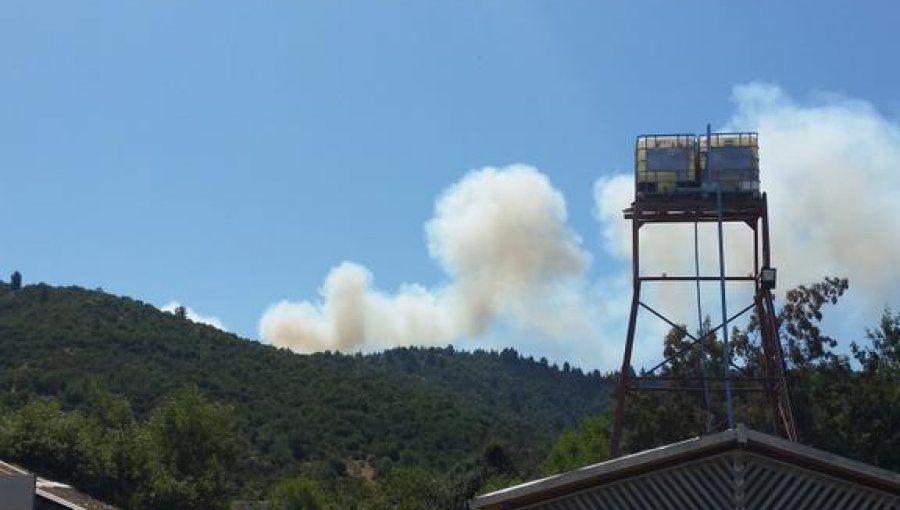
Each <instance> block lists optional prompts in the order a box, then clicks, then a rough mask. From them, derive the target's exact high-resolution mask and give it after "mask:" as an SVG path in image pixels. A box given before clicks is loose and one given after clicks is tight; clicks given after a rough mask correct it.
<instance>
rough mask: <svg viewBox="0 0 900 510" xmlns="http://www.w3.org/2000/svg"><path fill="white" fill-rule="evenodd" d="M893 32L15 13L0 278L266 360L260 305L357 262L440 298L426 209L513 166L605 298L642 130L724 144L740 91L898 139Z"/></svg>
mask: <svg viewBox="0 0 900 510" xmlns="http://www.w3.org/2000/svg"><path fill="white" fill-rule="evenodd" d="M898 11H900V7H897V6H896V4H895V3H892V2H887V1H885V2H858V3H850V2H846V3H837V2H821V1H818V2H811V1H810V2H791V3H789V2H751V3H727V4H726V3H723V2H662V1H645V2H640V3H636V2H587V1H585V2H575V1H566V2H549V1H544V2H537V1H522V0H515V1H512V0H510V1H487V2H429V1H409V2H400V1H397V2H361V1H360V2H343V1H336V2H251V3H247V2H176V1H153V2H112V1H109V2H103V1H93V2H91V1H89V2H13V1H8V2H4V3H3V4H2V6H0V26H2V27H4V28H3V30H0V62H2V66H0V177H2V179H0V181H2V189H3V194H4V198H3V199H2V200H0V217H3V218H5V219H6V221H5V222H4V228H3V235H2V238H3V239H4V241H3V242H2V243H0V274H2V275H3V276H4V277H6V275H7V274H8V273H10V272H11V271H12V270H13V269H18V270H20V271H21V272H22V273H23V275H24V278H25V280H26V282H35V281H44V282H48V283H51V284H58V285H69V284H75V285H81V286H85V287H89V288H94V287H102V288H103V289H105V290H107V291H109V292H113V293H116V294H124V295H129V296H132V297H134V298H137V299H140V300H143V301H146V302H150V303H153V304H156V305H157V306H162V305H164V304H166V303H168V302H170V301H172V300H177V301H179V302H181V303H184V304H186V305H188V306H190V307H191V308H193V309H194V310H196V311H197V312H198V313H200V314H204V315H213V316H216V317H218V318H219V319H220V320H221V321H222V322H223V323H224V324H225V325H226V326H227V328H228V329H229V330H231V331H234V332H236V333H238V334H240V335H242V336H247V337H250V338H257V337H258V335H259V332H258V323H259V320H260V317H261V316H262V314H263V312H264V311H265V310H266V309H267V308H268V307H269V306H270V305H272V304H273V303H276V302H278V301H281V300H285V299H287V300H295V301H299V300H313V299H315V298H316V296H317V289H318V288H319V287H320V286H322V284H323V280H324V279H325V277H326V275H327V274H328V272H329V270H330V269H331V268H333V267H334V266H336V265H337V264H339V263H341V262H342V261H345V260H349V261H353V262H355V263H358V264H360V265H362V266H365V267H366V268H368V270H369V271H371V273H372V274H373V275H374V284H375V285H376V286H377V287H378V288H379V289H384V290H385V291H386V292H388V293H390V292H393V291H394V290H395V289H397V288H398V287H399V286H401V285H402V284H404V283H418V284H421V285H424V286H427V287H439V286H441V285H443V284H444V283H446V280H447V279H448V275H447V274H446V272H445V270H444V269H443V268H442V267H441V266H440V264H439V263H438V262H437V261H436V260H435V258H434V257H430V256H429V251H428V246H427V242H426V233H425V231H424V229H423V225H424V224H425V223H426V222H427V221H428V220H429V218H431V217H432V216H433V215H434V208H435V200H436V199H437V197H438V196H439V195H440V194H441V193H442V191H443V190H445V189H447V188H448V186H451V185H453V184H454V183H456V182H458V181H460V179H461V178H463V176H464V175H465V174H466V172H467V171H469V170H473V169H478V168H482V167H486V166H492V167H504V166H506V165H510V164H514V163H524V164H527V165H530V166H532V167H535V168H537V169H539V171H540V172H541V173H542V174H543V175H545V176H546V177H547V178H548V179H549V181H550V182H551V183H552V186H553V187H554V188H555V189H556V190H558V191H559V192H560V193H561V195H562V196H564V198H565V204H566V207H567V211H568V218H567V222H568V225H569V226H570V227H571V229H572V231H574V232H576V233H577V234H578V235H580V236H581V239H582V242H583V245H582V246H583V249H584V250H585V251H586V252H587V253H589V254H590V255H591V257H592V259H593V261H592V263H591V265H590V267H589V269H588V270H587V271H588V272H589V275H590V278H591V279H592V280H593V281H596V280H600V279H603V278H606V277H612V276H613V275H615V274H618V272H619V271H620V270H621V267H622V264H623V263H624V262H623V261H622V260H619V259H613V258H611V256H610V255H609V254H608V253H607V252H606V251H604V248H603V244H604V241H603V239H602V235H601V231H602V228H601V226H600V225H598V223H597V221H596V219H595V218H594V216H593V213H592V210H593V209H594V207H595V206H594V191H593V189H594V183H595V181H596V180H597V179H598V178H602V177H604V176H609V175H613V174H614V173H617V172H621V171H627V170H628V169H629V168H631V165H632V155H633V142H634V137H635V136H636V135H637V134H640V133H644V132H673V131H676V132H684V131H699V130H702V129H703V127H704V126H705V124H706V123H707V122H711V123H712V124H713V125H714V126H722V125H725V124H726V123H728V122H729V121H730V120H732V119H733V118H734V116H735V111H736V106H735V103H734V101H733V100H732V99H731V98H732V94H733V90H734V87H735V86H736V85H740V84H746V83H751V82H764V83H769V84H773V85H774V86H777V87H778V88H779V89H780V90H781V91H783V92H784V93H785V94H787V95H789V96H790V97H792V98H797V101H801V102H802V101H805V100H807V99H809V98H811V97H818V96H817V94H818V95H821V93H823V92H824V93H828V94H836V95H839V96H841V97H844V98H850V99H853V100H858V101H862V102H865V103H866V104H867V105H868V106H869V107H870V108H871V110H873V111H874V112H876V113H877V115H878V116H879V117H880V118H882V119H883V120H885V121H886V122H888V123H889V124H890V123H893V124H890V125H894V126H896V122H897V120H898V118H900V92H898V91H900V87H898V84H900V70H898V69H900V68H898V66H897V65H896V59H897V55H896V48H897V47H898V40H897V35H896V26H897V22H898V20H900V12H898ZM771 191H773V192H774V191H775V190H771ZM838 269H840V268H838ZM884 304H890V303H884ZM878 306H879V307H880V306H882V305H878ZM864 325H866V324H860V325H859V328H858V329H861V328H862V327H863V326H864ZM499 329H500V330H501V331H502V330H503V329H504V328H503V327H502V326H501V327H499ZM496 335H500V336H501V337H502V335H501V334H500V333H496V332H495V336H496ZM524 336H527V335H524ZM507 338H510V337H503V338H502V340H496V341H497V342H501V341H506V339H507ZM523 342H524V344H523V345H525V350H526V351H529V353H534V354H536V355H540V354H541V352H540V351H541V346H540V344H539V343H528V342H527V341H524V340H523ZM466 345H477V341H475V342H469V343H467V344H466ZM548 352H550V354H551V355H554V357H556V358H559V359H562V358H563V357H577V356H575V355H574V354H573V351H567V350H566V349H564V348H560V347H558V346H556V347H553V348H550V349H548ZM581 364H586V365H590V364H591V361H590V360H587V359H585V358H584V357H582V358H581ZM605 364H606V363H602V365H605ZM613 364H614V363H613Z"/></svg>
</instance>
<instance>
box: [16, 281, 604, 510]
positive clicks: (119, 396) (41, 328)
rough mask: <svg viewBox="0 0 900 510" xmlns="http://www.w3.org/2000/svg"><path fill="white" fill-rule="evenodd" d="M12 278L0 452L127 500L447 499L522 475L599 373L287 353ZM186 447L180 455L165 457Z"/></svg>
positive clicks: (592, 389)
mask: <svg viewBox="0 0 900 510" xmlns="http://www.w3.org/2000/svg"><path fill="white" fill-rule="evenodd" d="M12 289H13V287H11V286H10V285H7V284H2V285H0V352H2V356H0V406H2V407H0V410H2V413H3V418H2V421H0V448H2V450H0V457H5V458H7V459H10V460H19V461H21V462H23V463H25V464H26V465H27V466H29V467H31V468H32V469H35V470H37V471H39V472H43V473H45V474H47V475H49V476H53V477H56V478H62V479H65V480H69V481H73V482H75V483H76V485H77V486H79V487H83V488H85V489H86V490H89V491H90V492H91V493H92V494H94V495H97V496H99V497H101V498H106V499H107V500H110V501H112V502H116V503H119V504H123V505H125V506H128V507H129V508H160V507H163V506H165V507H166V508H207V507H215V506H221V505H223V504H224V500H223V501H212V500H210V499H209V498H212V497H213V496H217V497H218V496H221V495H225V496H227V498H225V499H240V500H249V501H253V500H261V499H266V498H269V497H270V496H271V494H272V491H273V490H274V488H275V487H276V486H278V482H279V481H285V483H287V484H288V485H287V486H288V487H290V486H291V485H290V484H291V483H293V482H295V481H296V479H301V480H305V481H310V482H311V483H314V484H316V485H317V486H320V487H322V490H323V491H324V492H334V493H338V492H339V493H341V494H344V495H347V494H356V493H358V497H360V498H369V499H372V500H377V499H379V498H381V499H385V498H387V499H388V500H390V498H395V496H394V495H391V494H387V495H385V494H382V493H381V492H385V491H387V492H389V493H390V492H391V491H393V493H397V492H398V491H399V492H401V493H403V492H404V491H407V489H408V487H407V488H404V487H406V485H405V484H407V483H409V484H411V485H410V487H426V486H429V485H433V486H434V488H433V492H435V493H436V494H439V495H440V497H441V498H444V499H442V500H441V501H444V502H445V501H449V500H453V501H458V502H460V504H461V503H462V502H464V501H465V499H466V498H468V497H470V496H471V495H472V494H474V492H475V491H476V490H478V489H479V488H480V486H481V485H482V484H483V483H484V482H485V481H486V480H487V479H488V478H490V477H491V476H494V475H496V474H498V473H501V472H503V471H504V470H508V469H510V466H513V465H515V466H518V467H519V468H518V469H521V470H523V471H527V472H530V471H533V470H534V469H535V468H536V466H538V465H539V464H540V462H542V460H543V457H544V456H545V455H546V452H547V451H548V450H549V448H550V446H551V444H552V442H553V440H554V438H555V437H556V435H557V434H558V433H559V432H561V431H562V430H564V429H565V428H567V427H571V426H574V425H576V424H577V423H578V422H579V420H581V419H582V418H584V417H585V416H589V415H592V414H597V413H601V412H603V411H604V410H606V409H607V407H608V402H609V391H608V380H607V379H606V378H604V377H603V376H601V374H599V373H598V372H593V373H589V374H585V373H582V372H581V371H580V370H578V369H574V370H573V369H571V368H570V367H569V366H568V365H567V364H566V365H564V366H563V367H558V366H555V365H552V364H548V362H547V360H545V359H541V360H534V359H531V358H523V357H522V356H520V355H519V354H518V353H517V352H516V351H515V350H513V349H506V350H503V351H502V352H473V353H468V352H456V351H454V349H453V348H452V347H447V348H430V349H416V348H411V349H394V350H389V351H386V352H383V353H379V354H374V355H367V356H362V355H358V354H357V355H342V354H338V353H322V354H314V355H298V354H295V353H293V352H291V351H288V350H285V349H277V348H274V347H271V346H267V345H263V344H260V343H258V342H253V341H248V340H245V339H241V338H238V337H236V336H234V335H231V334H228V333H224V332H222V331H219V330H217V329H215V328H212V327H209V326H206V325H201V324H196V323H194V322H191V321H190V320H188V319H187V318H186V317H185V316H184V315H183V314H179V313H177V312H176V313H175V314H172V313H166V312H162V311H160V310H158V309H157V308H155V307H153V306H151V305H148V304H144V303H140V302H138V301H135V300H132V299H129V298H123V297H117V296H112V295H109V294H106V293H104V292H101V291H99V290H98V291H92V290H85V289H81V288H76V287H69V288H57V287H50V286H47V285H43V284H39V285H31V286H25V287H22V288H20V289H18V290H15V291H14V290H12ZM211 417H212V418H215V419H212V418H211ZM51 418H53V419H51ZM37 424H41V426H40V427H38V426H37ZM192 424H193V425H192ZM206 424H209V426H210V427H214V428H215V429H216V430H215V431H211V430H206V429H205V428H204V427H206ZM32 431H33V434H36V436H34V437H32V436H31V434H32ZM182 432H183V434H182ZM213 432H214V433H213ZM180 434H181V435H187V437H185V438H179V437H178V436H179V435H180ZM41 435H43V436H44V437H38V436H41ZM200 436H209V440H208V441H206V442H205V443H204V442H202V441H200V442H197V441H195V439H194V438H195V437H200ZM220 441H221V444H219V442H220ZM186 443H187V444H194V443H199V444H194V445H193V446H192V448H191V450H192V451H193V450H198V451H196V452H195V453H196V455H195V457H196V458H194V459H190V460H185V459H178V458H175V457H178V456H179V455H181V453H180V452H182V451H184V450H185V446H186ZM200 444H205V445H206V446H205V447H203V448H206V451H199V450H203V448H201V447H200ZM167 452H168V453H167ZM154 455H155V456H158V457H160V458H158V459H153V460H152V462H151V461H148V460H147V459H148V456H154ZM98 456H100V457H103V458H104V460H102V461H98V460H97V459H96V458H95V457H98ZM148 466H149V467H148ZM154 466H155V467H154ZM150 468H153V469H155V470H156V471H151V472H135V471H141V470H144V471H146V470H147V469H150ZM418 478H422V479H426V480H429V482H428V483H427V484H424V485H423V482H421V481H410V480H416V479H418ZM192 480H197V483H193V482H191V481H192ZM185 481H187V482H185ZM370 481H371V483H370ZM176 482H177V483H176ZM154 484H156V485H158V486H154ZM339 486H340V487H339ZM376 488H377V489H379V490H380V489H384V490H380V492H379V490H375V489H376ZM282 489H283V488H282ZM282 492H283V490H282ZM370 493H371V494H370ZM166 494H168V496H166ZM398 497H399V496H398ZM166 498H168V499H166ZM395 499H396V498H395ZM179 500H181V501H185V503H184V504H182V505H180V506H179V505H176V504H175V502H176V501H179ZM163 503H165V504H163ZM384 504H385V505H388V504H390V503H384ZM373 505H374V503H373ZM351 506H352V505H351ZM440 506H446V503H445V504H443V505H440ZM373 507H375V508H377V506H373ZM389 507H391V508H393V506H389Z"/></svg>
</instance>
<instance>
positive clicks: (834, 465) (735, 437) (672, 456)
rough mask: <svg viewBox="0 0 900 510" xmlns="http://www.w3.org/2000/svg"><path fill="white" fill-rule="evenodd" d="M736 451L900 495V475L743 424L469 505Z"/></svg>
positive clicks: (514, 500)
mask: <svg viewBox="0 0 900 510" xmlns="http://www.w3.org/2000/svg"><path fill="white" fill-rule="evenodd" d="M733 449H742V450H747V451H749V452H752V453H756V454H759V455H763V456H766V457H770V458H773V459H775V460H778V461H781V462H786V463H790V464H795V465H799V466H801V467H804V468H807V469H810V470H813V471H817V472H821V473H825V474H828V475H831V476H837V477H840V478H843V479H847V480H852V481H854V482H857V483H860V484H862V485H867V486H870V487H873V488H876V489H879V490H883V491H886V492H888V493H891V494H900V474H898V473H892V472H890V471H887V470H884V469H881V468H878V467H875V466H871V465H868V464H865V463H862V462H858V461H854V460H850V459H847V458H845V457H841V456H839V455H834V454H831V453H828V452H825V451H822V450H819V449H817V448H813V447H810V446H805V445H801V444H799V443H794V442H791V441H788V440H786V439H782V438H779V437H775V436H771V435H768V434H764V433H762V432H757V431H755V430H752V429H749V428H747V427H746V426H744V425H743V424H739V425H738V426H737V428H735V429H729V430H726V431H723V432H719V433H716V434H711V435H708V436H701V437H695V438H692V439H687V440H685V441H679V442H677V443H672V444H668V445H664V446H660V447H657V448H652V449H650V450H644V451H641V452H637V453H633V454H630V455H626V456H623V457H618V458H615V459H611V460H607V461H603V462H600V463H597V464H592V465H589V466H585V467H582V468H579V469H575V470H573V471H568V472H565V473H560V474H557V475H553V476H549V477H546V478H540V479H536V480H532V481H529V482H525V483H522V484H519V485H515V486H512V487H508V488H505V489H501V490H498V491H494V492H490V493H487V494H483V495H480V496H476V497H475V498H473V499H472V500H471V501H470V505H469V506H470V508H472V509H488V508H505V507H506V505H507V504H520V503H524V502H528V503H536V502H539V501H542V500H546V499H550V498H553V497H556V496H559V495H560V494H564V493H568V492H574V491H577V490H581V489H583V488H585V487H588V486H592V485H599V484H604V483H609V482H612V481H615V480H619V479H622V478H627V477H628V476H631V475H634V474H636V473H642V472H647V471H653V470H657V469H662V468H665V467H668V466H671V465H673V464H677V463H681V462H684V461H688V460H691V459H694V458H698V457H702V456H705V455H710V454H715V453H719V452H723V451H727V450H733ZM500 505H503V506H502V507H501V506H500Z"/></svg>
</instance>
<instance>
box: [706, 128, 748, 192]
mask: <svg viewBox="0 0 900 510" xmlns="http://www.w3.org/2000/svg"><path fill="white" fill-rule="evenodd" d="M707 138H709V140H708V139H707ZM697 148H698V151H699V153H698V162H699V163H700V177H701V180H702V187H703V189H705V190H715V189H721V190H722V191H724V192H728V193H747V194H758V193H759V135H757V134H756V133H712V134H711V135H709V137H707V136H706V135H702V136H700V137H698V139H697Z"/></svg>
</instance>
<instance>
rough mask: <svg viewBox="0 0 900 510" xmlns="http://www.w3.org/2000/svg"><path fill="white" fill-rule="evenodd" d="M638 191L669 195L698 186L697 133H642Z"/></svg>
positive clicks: (637, 160) (637, 166)
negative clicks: (678, 190) (695, 135)
mask: <svg viewBox="0 0 900 510" xmlns="http://www.w3.org/2000/svg"><path fill="white" fill-rule="evenodd" d="M634 166H635V168H634V170H635V191H636V192H637V193H638V194H639V195H669V194H671V193H673V192H674V191H675V190H676V189H681V188H696V187H697V186H698V185H699V180H698V179H697V148H696V138H695V137H694V135H641V136H639V137H637V142H636V143H635V155H634Z"/></svg>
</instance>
